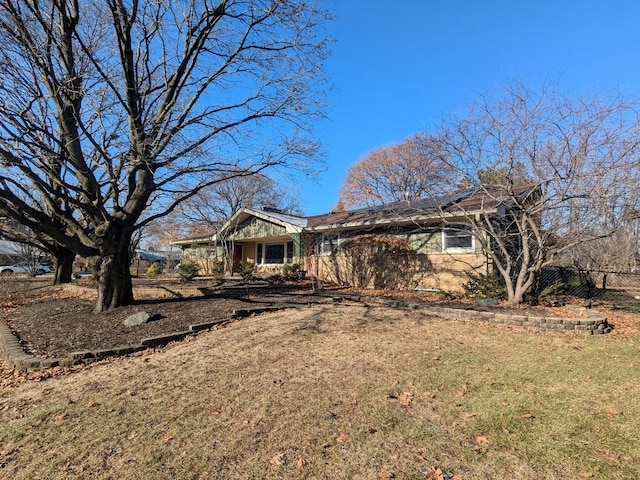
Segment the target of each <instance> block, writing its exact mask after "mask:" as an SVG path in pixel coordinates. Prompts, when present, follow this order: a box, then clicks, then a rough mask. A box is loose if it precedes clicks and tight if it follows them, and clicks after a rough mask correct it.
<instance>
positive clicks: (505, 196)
mask: <svg viewBox="0 0 640 480" xmlns="http://www.w3.org/2000/svg"><path fill="white" fill-rule="evenodd" d="M538 188H539V187H537V186H536V185H520V186H516V187H513V188H512V191H511V192H508V191H506V190H505V189H504V188H477V189H475V190H465V191H456V192H451V193H448V194H444V195H440V196H437V197H428V198H420V199H417V200H412V201H399V202H391V203H387V204H384V205H378V206H373V207H366V208H358V209H354V210H345V211H340V212H329V213H325V214H322V215H313V216H310V217H301V216H296V215H288V214H285V213H281V212H279V211H273V210H270V209H264V210H261V209H252V208H242V209H240V210H238V211H237V212H236V213H235V214H234V215H233V216H232V217H231V218H230V219H229V220H228V221H227V222H226V223H225V224H224V226H223V227H222V228H221V232H225V231H227V230H229V229H231V228H234V227H235V226H237V225H238V224H240V223H242V222H243V221H245V220H247V219H249V218H251V217H258V218H261V219H263V220H265V221H268V222H271V223H275V224H277V225H281V226H284V227H285V228H286V232H287V233H299V232H302V231H326V230H338V229H347V228H357V227H363V226H374V225H380V226H382V225H393V224H407V223H411V222H416V221H421V222H425V221H430V220H431V221H433V220H438V219H442V218H443V217H444V218H447V217H449V218H454V217H461V216H463V215H468V214H470V213H480V212H483V213H495V212H497V209H498V207H499V206H501V205H507V206H508V204H513V203H514V202H517V201H520V200H522V199H524V198H526V197H527V196H528V195H530V194H531V193H532V192H534V191H537V190H538ZM216 238H217V236H216V235H212V236H210V237H206V238H198V239H188V240H180V241H177V242H172V243H173V244H186V243H189V242H191V243H198V242H203V241H205V242H206V241H215V240H216Z"/></svg>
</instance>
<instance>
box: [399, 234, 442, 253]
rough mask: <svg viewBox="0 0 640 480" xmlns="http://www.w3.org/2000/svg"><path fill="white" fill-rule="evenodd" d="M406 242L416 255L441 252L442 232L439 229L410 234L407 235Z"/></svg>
mask: <svg viewBox="0 0 640 480" xmlns="http://www.w3.org/2000/svg"><path fill="white" fill-rule="evenodd" d="M407 241H408V242H409V245H411V248H412V249H413V250H415V251H416V252H418V253H437V252H442V230H441V229H440V228H433V229H428V230H426V231H424V232H419V233H410V234H408V235H407Z"/></svg>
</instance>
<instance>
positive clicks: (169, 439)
mask: <svg viewBox="0 0 640 480" xmlns="http://www.w3.org/2000/svg"><path fill="white" fill-rule="evenodd" d="M163 440H164V443H171V442H172V441H173V435H167V436H166V437H164V438H163Z"/></svg>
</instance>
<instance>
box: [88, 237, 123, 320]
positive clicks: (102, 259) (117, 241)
mask: <svg viewBox="0 0 640 480" xmlns="http://www.w3.org/2000/svg"><path fill="white" fill-rule="evenodd" d="M129 243H130V235H126V234H123V235H116V234H111V235H109V236H108V238H105V239H104V243H103V248H101V249H100V254H101V255H100V256H99V257H94V258H92V259H91V260H90V263H91V267H92V268H93V272H94V276H95V278H96V281H97V283H98V299H97V301H96V305H95V308H94V313H100V312H104V311H106V310H111V309H112V308H118V307H124V306H126V305H132V304H133V301H134V298H133V284H132V282H131V271H130V270H129V264H130V260H131V259H130V254H129Z"/></svg>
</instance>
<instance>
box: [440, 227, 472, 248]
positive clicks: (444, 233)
mask: <svg viewBox="0 0 640 480" xmlns="http://www.w3.org/2000/svg"><path fill="white" fill-rule="evenodd" d="M461 227H462V228H461ZM456 228H458V229H461V230H462V229H463V230H465V231H468V232H469V236H470V237H471V246H470V247H448V246H447V238H449V235H447V232H448V231H451V230H455V229H456ZM442 251H443V252H446V253H474V252H475V251H476V236H475V235H474V233H473V227H472V226H471V225H468V224H466V223H451V224H447V225H444V226H443V227H442Z"/></svg>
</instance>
